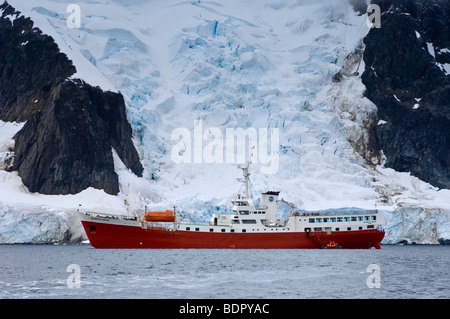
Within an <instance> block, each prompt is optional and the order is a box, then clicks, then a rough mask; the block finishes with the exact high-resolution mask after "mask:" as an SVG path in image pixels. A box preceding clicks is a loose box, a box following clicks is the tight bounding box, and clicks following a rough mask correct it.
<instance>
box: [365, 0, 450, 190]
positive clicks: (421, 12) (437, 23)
mask: <svg viewBox="0 0 450 319" xmlns="http://www.w3.org/2000/svg"><path fill="white" fill-rule="evenodd" d="M372 3H375V4H378V5H379V6H380V7H381V11H382V16H381V28H379V29H376V28H374V29H371V30H370V32H369V33H368V35H367V36H366V37H365V39H364V43H365V46H366V48H365V51H364V62H365V71H364V73H363V75H362V81H363V83H364V84H365V86H366V88H367V90H366V96H367V97H368V98H369V99H370V100H372V101H373V102H374V103H375V104H376V106H377V108H378V117H379V118H380V119H381V120H384V121H386V122H387V123H386V124H382V125H377V126H375V128H374V131H373V134H374V137H375V140H376V141H377V143H378V147H379V148H380V149H381V150H382V151H383V153H384V155H385V156H386V166H388V167H391V168H394V169H396V170H398V171H403V172H411V174H412V175H414V176H417V177H419V178H420V179H422V180H424V181H427V182H429V183H430V184H432V185H434V186H437V187H439V188H450V75H447V74H446V72H445V70H444V68H443V64H445V63H450V50H448V49H450V32H449V28H450V25H449V21H450V2H449V1H441V0H434V1H417V0H416V1H413V0H404V1H400V0H382V1H381V0H376V1H372ZM427 43H428V44H427ZM432 48H433V49H432ZM430 51H434V52H430ZM433 55H434V56H433Z"/></svg>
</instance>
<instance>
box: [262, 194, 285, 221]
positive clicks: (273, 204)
mask: <svg viewBox="0 0 450 319" xmlns="http://www.w3.org/2000/svg"><path fill="white" fill-rule="evenodd" d="M279 194H280V192H266V193H262V194H261V201H260V202H259V205H260V206H262V207H264V208H266V216H267V219H268V220H271V221H276V220H277V218H278V205H277V202H278V195H279Z"/></svg>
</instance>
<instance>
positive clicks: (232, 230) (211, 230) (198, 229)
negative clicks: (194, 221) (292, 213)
mask: <svg viewBox="0 0 450 319" xmlns="http://www.w3.org/2000/svg"><path fill="white" fill-rule="evenodd" d="M186 230H191V227H186ZM255 230H256V231H259V229H254V228H253V229H252V231H255ZM266 230H268V229H267V228H264V231H266ZM270 230H271V231H274V230H275V231H278V230H289V228H276V227H274V228H271V229H270ZM195 231H200V228H199V227H196V228H195ZM209 231H210V232H211V233H212V232H214V228H210V229H209ZM234 231H235V229H233V228H230V233H234ZM241 231H242V232H243V233H246V232H247V230H246V229H245V228H244V229H242V230H241ZM220 232H222V233H225V232H226V229H225V228H221V229H220Z"/></svg>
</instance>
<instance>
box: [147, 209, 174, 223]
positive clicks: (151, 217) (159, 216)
mask: <svg viewBox="0 0 450 319" xmlns="http://www.w3.org/2000/svg"><path fill="white" fill-rule="evenodd" d="M144 219H145V220H146V221H147V222H164V223H173V222H174V221H175V215H174V213H173V211H171V210H170V209H168V210H166V211H164V212H147V213H145V216H144Z"/></svg>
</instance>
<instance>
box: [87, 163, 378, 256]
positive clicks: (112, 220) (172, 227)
mask: <svg viewBox="0 0 450 319" xmlns="http://www.w3.org/2000/svg"><path fill="white" fill-rule="evenodd" d="M240 168H241V169H242V170H243V173H244V179H243V182H244V185H245V195H243V196H241V195H237V197H236V198H234V199H232V201H231V202H232V204H233V207H232V213H226V214H213V215H212V217H211V220H210V222H209V223H204V224H194V223H188V222H183V220H182V219H181V216H180V214H178V213H177V212H176V211H175V209H174V210H166V211H161V212H150V211H149V212H147V211H144V212H142V213H141V214H139V215H137V216H134V217H127V216H117V215H106V214H99V213H92V212H80V216H81V222H82V224H83V227H84V230H85V231H86V235H87V237H88V238H89V241H90V243H91V245H92V246H93V247H95V248H183V249H185V248H259V249H274V248H278V249H290V248H291V249H293V248H328V249H330V248H361V249H368V248H372V247H374V248H377V249H380V242H381V240H382V239H383V238H384V230H383V225H384V224H385V223H386V222H385V220H384V218H383V217H382V216H381V215H380V214H378V212H372V213H364V214H362V213H354V214H353V213H345V214H342V213H335V214H334V213H327V214H319V213H299V212H295V211H291V212H290V213H289V215H288V218H287V219H286V220H284V219H282V218H279V217H278V205H277V204H278V195H279V192H274V191H269V192H266V193H262V194H261V198H260V202H259V205H258V206H255V204H254V203H253V199H252V198H251V197H249V193H248V183H249V180H248V177H249V175H250V174H249V164H247V165H246V166H245V167H240Z"/></svg>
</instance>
